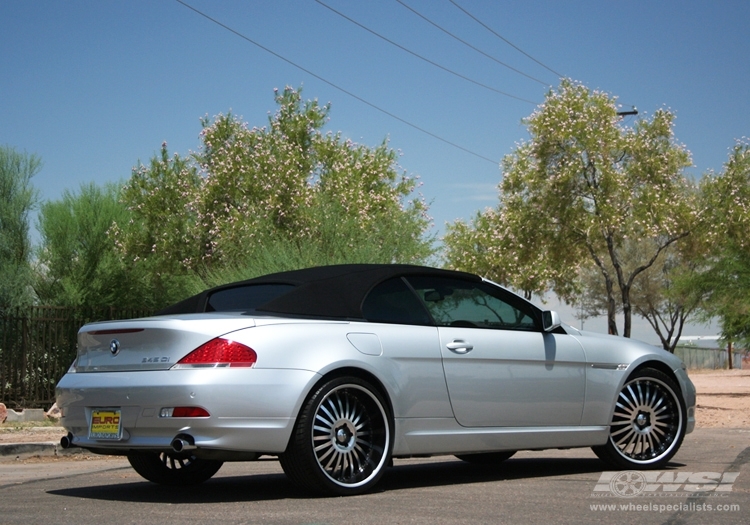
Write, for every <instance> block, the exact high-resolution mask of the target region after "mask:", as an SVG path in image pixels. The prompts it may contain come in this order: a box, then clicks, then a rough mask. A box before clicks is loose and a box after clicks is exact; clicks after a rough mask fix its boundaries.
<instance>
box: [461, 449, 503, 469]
mask: <svg viewBox="0 0 750 525" xmlns="http://www.w3.org/2000/svg"><path fill="white" fill-rule="evenodd" d="M515 453H516V451H515V450H505V451H503V452H482V453H480V454H456V457H457V458H458V459H460V460H461V461H466V462H467V463H472V464H474V465H488V466H489V465H498V464H500V463H502V462H503V461H505V460H506V459H508V458H510V457H511V456H513V454H515Z"/></svg>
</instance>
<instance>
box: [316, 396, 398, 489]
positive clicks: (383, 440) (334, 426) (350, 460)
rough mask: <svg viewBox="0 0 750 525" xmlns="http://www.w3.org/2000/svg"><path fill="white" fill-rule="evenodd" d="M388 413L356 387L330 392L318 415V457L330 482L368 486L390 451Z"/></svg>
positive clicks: (374, 399) (372, 398) (319, 463)
mask: <svg viewBox="0 0 750 525" xmlns="http://www.w3.org/2000/svg"><path fill="white" fill-rule="evenodd" d="M386 421H387V420H386V414H385V410H384V409H383V407H382V406H381V404H380V402H379V401H378V400H377V399H376V398H375V397H374V396H373V395H372V394H371V393H370V392H368V391H366V390H364V389H362V388H361V387H359V386H357V385H343V386H341V387H338V388H336V389H335V390H332V391H331V392H329V393H328V395H327V396H326V397H325V398H324V399H323V401H322V402H321V403H320V406H319V407H318V410H317V411H316V413H315V422H314V424H313V428H312V441H313V447H314V451H315V458H316V460H317V462H318V465H319V466H320V468H321V470H322V471H323V472H325V474H326V476H328V477H329V478H330V479H331V481H333V482H334V483H338V484H340V485H344V486H357V485H358V484H360V483H366V482H367V480H368V478H369V477H370V476H372V475H373V473H374V472H376V471H377V470H378V468H380V467H381V466H382V463H383V460H384V459H385V451H386V450H387V448H388V440H389V436H388V432H387V431H386V426H387V422H386Z"/></svg>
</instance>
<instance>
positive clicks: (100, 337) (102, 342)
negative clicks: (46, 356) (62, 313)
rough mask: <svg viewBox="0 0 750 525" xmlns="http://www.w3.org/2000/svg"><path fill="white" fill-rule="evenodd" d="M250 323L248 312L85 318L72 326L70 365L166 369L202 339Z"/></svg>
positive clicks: (95, 368) (93, 369)
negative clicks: (73, 347) (92, 320)
mask: <svg viewBox="0 0 750 525" xmlns="http://www.w3.org/2000/svg"><path fill="white" fill-rule="evenodd" d="M253 326H255V320H254V319H253V318H252V317H246V316H242V315H226V314H195V315H181V316H174V317H155V318H147V319H133V320H128V321H107V322H102V323H91V324H87V325H85V326H84V327H82V328H81V329H80V330H79V332H78V355H77V358H76V364H75V371H76V372H84V373H85V372H114V371H123V372H124V371H144V370H166V369H168V368H171V367H172V366H174V365H175V364H176V363H177V362H178V361H179V360H180V359H182V358H183V357H184V356H186V355H187V354H189V353H190V352H192V351H193V350H195V349H196V348H198V347H199V346H200V345H202V344H204V343H206V342H207V341H210V340H211V339H214V338H215V337H220V336H224V335H226V334H228V333H231V332H234V331H236V330H240V329H244V328H250V327H253Z"/></svg>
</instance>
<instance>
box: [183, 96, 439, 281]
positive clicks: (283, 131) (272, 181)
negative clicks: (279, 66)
mask: <svg viewBox="0 0 750 525" xmlns="http://www.w3.org/2000/svg"><path fill="white" fill-rule="evenodd" d="M275 98H276V103H277V104H278V106H279V108H278V110H277V112H276V113H275V114H274V115H272V116H271V117H269V122H268V126H266V127H263V128H250V127H249V126H248V125H247V124H246V123H244V122H242V121H240V120H238V119H237V118H235V117H234V116H232V115H227V116H224V115H220V116H218V117H216V118H215V119H214V121H213V122H208V121H205V122H204V129H203V132H202V138H203V144H204V147H203V150H202V152H201V154H200V155H198V157H197V158H198V161H199V162H200V165H201V168H202V170H203V172H204V173H205V179H204V183H205V184H204V187H203V189H202V192H201V198H202V201H201V203H200V204H198V205H197V208H198V209H199V210H200V212H199V217H198V221H197V224H198V226H199V229H200V234H199V237H200V238H201V239H202V241H203V245H204V246H205V247H207V250H206V251H205V252H204V254H203V257H204V260H205V261H206V263H207V264H209V265H210V266H213V265H217V264H218V265H219V266H220V267H221V266H237V265H240V266H244V265H248V264H249V265H251V266H252V265H253V264H255V262H254V261H257V260H258V257H259V253H260V252H264V251H266V250H267V248H268V246H269V245H272V246H275V248H273V250H276V251H278V249H279V245H288V246H287V247H286V248H284V249H283V250H282V252H284V253H287V254H288V255H289V256H291V257H292V258H293V259H296V260H297V261H299V262H301V261H303V260H304V261H307V262H306V263H305V264H307V265H309V264H327V263H335V262H363V261H364V260H367V261H370V262H377V261H382V262H393V261H399V262H416V261H421V260H424V259H425V258H426V257H428V256H429V255H430V254H431V253H432V249H431V240H430V239H426V238H425V231H426V229H427V227H428V226H429V218H428V217H427V215H426V211H427V206H426V205H425V203H424V201H423V200H422V199H419V198H414V199H411V200H408V198H409V196H410V195H412V193H413V192H414V190H415V188H416V181H415V180H413V179H410V178H407V177H406V176H405V175H403V174H401V175H400V174H399V173H398V172H397V169H396V153H395V152H394V151H393V150H391V149H389V148H388V145H387V143H385V142H384V143H383V144H381V145H379V146H378V147H376V148H370V147H367V146H364V145H359V144H355V143H353V142H351V141H349V140H343V139H342V138H341V136H340V134H332V133H327V134H323V133H322V131H321V128H322V127H323V125H324V124H325V122H326V121H327V120H328V112H329V109H330V108H329V107H328V106H324V107H322V106H320V105H319V104H318V103H317V102H316V101H307V102H303V101H302V97H301V92H300V91H298V90H294V89H292V88H288V87H287V88H286V89H285V90H284V91H283V92H281V93H279V92H277V93H276V97H275ZM365 246H366V248H364V247H365ZM294 253H297V254H298V255H296V256H294V255H293V254H294ZM313 254H314V256H313Z"/></svg>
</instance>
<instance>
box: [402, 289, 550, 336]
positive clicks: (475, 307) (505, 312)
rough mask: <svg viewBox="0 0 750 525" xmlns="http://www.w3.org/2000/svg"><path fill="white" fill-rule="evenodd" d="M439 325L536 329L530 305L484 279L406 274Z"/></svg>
mask: <svg viewBox="0 0 750 525" xmlns="http://www.w3.org/2000/svg"><path fill="white" fill-rule="evenodd" d="M408 281H409V283H410V284H411V285H412V287H413V288H414V290H415V291H416V292H417V295H418V296H419V297H420V298H421V299H422V300H423V301H424V304H425V305H426V307H427V310H429V312H430V315H431V316H432V318H433V319H434V320H435V323H437V325H438V326H463V327H476V328H495V329H505V330H537V329H538V326H537V321H536V318H535V315H534V312H533V308H531V307H530V306H529V305H527V304H525V303H524V302H523V301H520V300H517V298H516V297H515V296H513V294H511V293H508V292H505V291H503V290H502V289H500V288H497V287H495V286H493V285H491V284H488V283H485V282H471V281H462V280H460V279H451V278H441V277H438V278H435V277H409V278H408Z"/></svg>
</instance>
